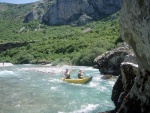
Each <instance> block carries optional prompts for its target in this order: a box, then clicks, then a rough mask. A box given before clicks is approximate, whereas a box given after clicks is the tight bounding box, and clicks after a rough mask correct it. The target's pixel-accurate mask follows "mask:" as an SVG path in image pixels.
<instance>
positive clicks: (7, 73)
mask: <svg viewBox="0 0 150 113" xmlns="http://www.w3.org/2000/svg"><path fill="white" fill-rule="evenodd" d="M12 75H13V76H16V73H15V72H14V71H8V70H3V71H0V77H10V76H12Z"/></svg>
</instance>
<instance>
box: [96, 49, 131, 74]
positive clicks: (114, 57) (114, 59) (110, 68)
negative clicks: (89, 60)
mask: <svg viewBox="0 0 150 113" xmlns="http://www.w3.org/2000/svg"><path fill="white" fill-rule="evenodd" d="M129 54H130V50H129V47H128V46H124V47H119V48H116V49H114V50H112V51H108V52H106V53H105V54H102V55H100V56H98V57H97V58H96V59H95V60H94V62H95V63H96V64H97V65H98V66H97V68H98V69H99V71H100V72H101V73H102V74H111V75H115V76H118V75H119V74H120V73H121V70H120V65H121V63H122V62H123V61H124V59H125V57H126V55H129Z"/></svg>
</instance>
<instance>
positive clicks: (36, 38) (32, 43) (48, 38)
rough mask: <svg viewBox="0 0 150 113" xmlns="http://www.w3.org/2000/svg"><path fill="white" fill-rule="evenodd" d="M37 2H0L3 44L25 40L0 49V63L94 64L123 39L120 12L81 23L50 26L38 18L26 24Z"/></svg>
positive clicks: (0, 38)
mask: <svg viewBox="0 0 150 113" xmlns="http://www.w3.org/2000/svg"><path fill="white" fill-rule="evenodd" d="M33 5H35V4H26V5H12V4H0V43H1V44H5V43H14V44H15V43H24V42H26V44H25V45H23V46H20V47H13V48H11V49H10V48H9V49H6V50H5V51H1V52H0V62H3V61H4V62H12V63H16V64H23V63H38V62H52V63H53V65H57V64H60V65H63V64H70V65H93V60H94V58H95V57H96V56H98V55H100V54H102V53H104V52H105V51H107V50H111V49H113V48H115V47H116V46H117V44H118V43H119V42H120V41H121V39H120V38H119V37H120V36H119V25H118V18H119V15H118V13H114V14H113V15H110V16H107V18H104V19H101V20H98V21H92V22H90V23H88V24H85V25H82V26H71V25H62V26H47V25H45V24H43V23H42V22H41V21H39V20H32V21H30V22H28V23H23V20H24V18H25V16H26V14H27V12H28V11H29V10H31V9H32V6H33Z"/></svg>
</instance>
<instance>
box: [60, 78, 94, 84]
mask: <svg viewBox="0 0 150 113" xmlns="http://www.w3.org/2000/svg"><path fill="white" fill-rule="evenodd" d="M62 80H63V81H65V82H68V83H75V84H85V83H88V82H90V81H91V80H92V76H90V77H85V78H83V79H75V78H72V79H65V78H62Z"/></svg>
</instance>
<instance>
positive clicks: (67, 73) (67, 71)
mask: <svg viewBox="0 0 150 113" xmlns="http://www.w3.org/2000/svg"><path fill="white" fill-rule="evenodd" d="M64 75H65V79H70V71H69V69H66V71H65V73H64Z"/></svg>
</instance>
